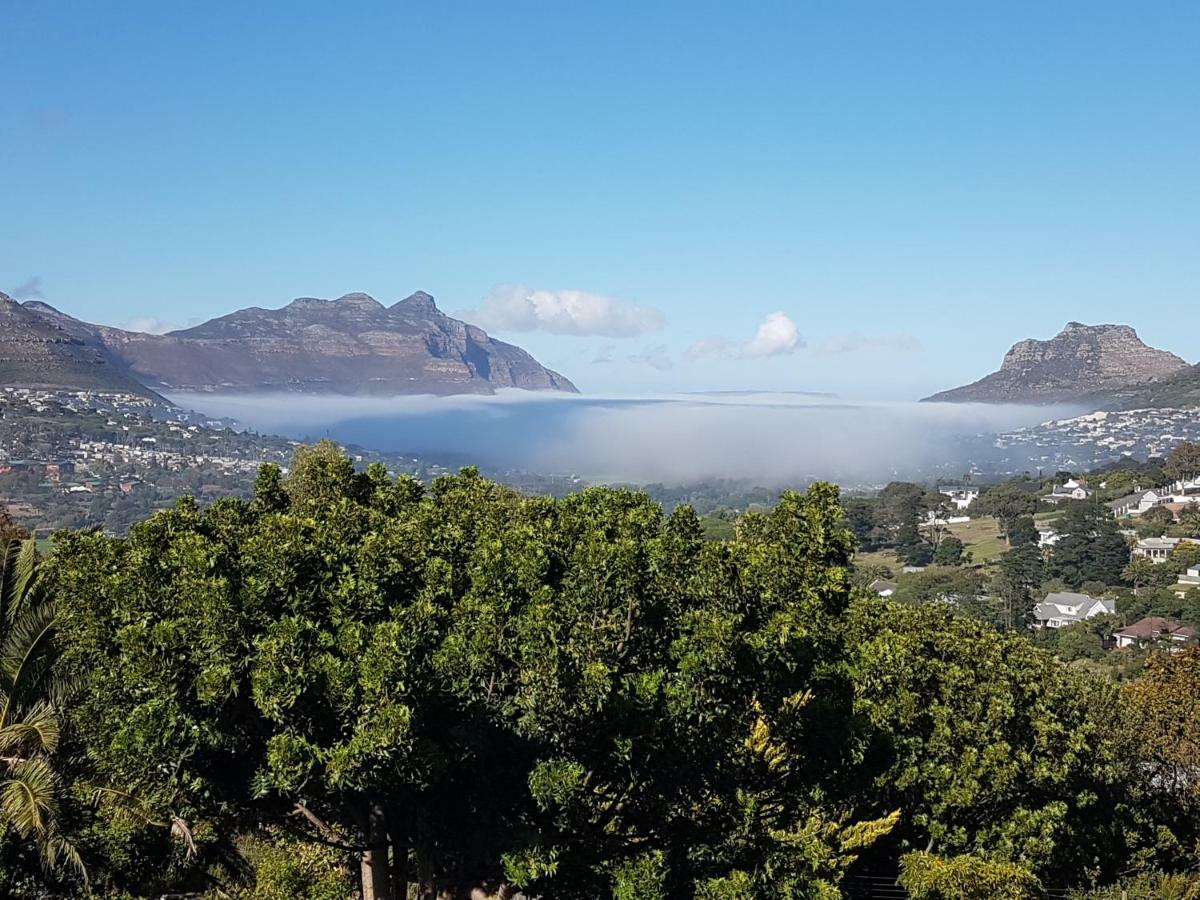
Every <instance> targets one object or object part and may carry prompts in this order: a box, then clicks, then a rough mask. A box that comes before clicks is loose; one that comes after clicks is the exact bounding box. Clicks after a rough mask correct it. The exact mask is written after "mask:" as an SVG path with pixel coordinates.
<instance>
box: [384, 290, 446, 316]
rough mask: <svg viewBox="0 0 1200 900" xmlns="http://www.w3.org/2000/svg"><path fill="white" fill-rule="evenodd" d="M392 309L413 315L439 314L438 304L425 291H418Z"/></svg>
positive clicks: (394, 305)
mask: <svg viewBox="0 0 1200 900" xmlns="http://www.w3.org/2000/svg"><path fill="white" fill-rule="evenodd" d="M392 309H394V310H397V311H399V312H413V313H435V312H438V308H437V304H436V303H434V302H433V295H432V294H427V293H425V292H424V291H417V292H416V293H415V294H409V295H408V296H407V297H405V298H404V299H403V300H400V301H399V302H397V303H395V304H393V305H392Z"/></svg>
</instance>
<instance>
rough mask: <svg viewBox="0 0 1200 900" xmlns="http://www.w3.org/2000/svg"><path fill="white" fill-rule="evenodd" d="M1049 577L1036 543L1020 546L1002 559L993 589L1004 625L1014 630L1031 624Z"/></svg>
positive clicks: (993, 582)
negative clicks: (1036, 603) (1000, 607)
mask: <svg viewBox="0 0 1200 900" xmlns="http://www.w3.org/2000/svg"><path fill="white" fill-rule="evenodd" d="M1045 577H1046V565H1045V562H1044V561H1043V560H1042V554H1041V551H1039V550H1038V548H1037V546H1036V545H1035V544H1020V545H1018V546H1015V547H1013V549H1012V550H1010V551H1008V553H1005V554H1004V555H1003V556H1002V557H1000V565H999V568H998V571H997V572H996V575H995V577H994V578H993V579H992V590H993V592H994V593H995V594H996V596H997V597H998V598H999V599H1000V602H1001V606H1002V608H1003V611H1004V621H1003V625H1004V627H1005V628H1007V629H1009V630H1012V629H1014V628H1021V627H1024V626H1026V625H1028V624H1030V617H1031V616H1032V613H1033V606H1034V603H1035V602H1036V600H1037V598H1036V597H1035V596H1034V592H1035V591H1037V590H1038V588H1039V587H1040V586H1041V584H1042V582H1043V581H1044V579H1045Z"/></svg>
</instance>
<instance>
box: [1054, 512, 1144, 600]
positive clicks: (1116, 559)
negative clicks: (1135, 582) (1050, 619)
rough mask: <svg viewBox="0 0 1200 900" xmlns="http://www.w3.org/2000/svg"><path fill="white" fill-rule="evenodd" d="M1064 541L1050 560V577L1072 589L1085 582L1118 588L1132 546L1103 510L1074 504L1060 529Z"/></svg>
mask: <svg viewBox="0 0 1200 900" xmlns="http://www.w3.org/2000/svg"><path fill="white" fill-rule="evenodd" d="M1058 530H1059V533H1060V534H1061V535H1062V537H1061V538H1060V539H1059V541H1058V543H1057V544H1055V545H1054V550H1053V553H1052V554H1051V557H1050V574H1051V575H1053V576H1055V577H1057V578H1061V579H1062V580H1063V581H1065V582H1066V583H1067V584H1069V585H1071V586H1072V587H1076V588H1077V587H1079V586H1080V585H1082V584H1083V583H1084V582H1085V581H1100V582H1103V583H1104V584H1110V585H1111V584H1119V583H1120V582H1121V580H1122V573H1123V572H1124V571H1125V567H1126V566H1127V565H1128V564H1129V545H1128V544H1127V543H1126V542H1125V538H1124V537H1122V536H1121V533H1120V532H1119V531H1118V530H1117V524H1116V522H1115V521H1114V520H1113V517H1112V516H1111V515H1109V514H1108V510H1107V509H1106V508H1104V507H1100V506H1095V505H1093V504H1089V503H1077V504H1073V505H1072V506H1071V508H1070V509H1068V510H1067V512H1066V513H1065V514H1064V515H1063V517H1062V519H1061V520H1060V522H1059V525H1058Z"/></svg>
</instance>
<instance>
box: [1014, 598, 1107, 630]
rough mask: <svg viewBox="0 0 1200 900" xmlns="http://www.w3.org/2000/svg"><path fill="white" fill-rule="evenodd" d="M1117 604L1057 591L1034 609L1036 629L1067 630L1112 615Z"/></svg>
mask: <svg viewBox="0 0 1200 900" xmlns="http://www.w3.org/2000/svg"><path fill="white" fill-rule="evenodd" d="M1116 611H1117V604H1116V603H1115V602H1114V601H1112V600H1099V599H1097V598H1095V597H1089V596H1088V595H1087V594H1075V593H1072V592H1070V591H1055V592H1053V593H1050V594H1047V595H1046V599H1045V600H1043V601H1042V602H1041V603H1039V604H1038V605H1037V606H1035V607H1034V608H1033V620H1034V627H1036V628H1065V627H1066V626H1068V625H1074V624H1075V623H1076V622H1083V621H1086V620H1087V619H1091V618H1094V617H1095V616H1102V615H1112V614H1114V613H1115V612H1116Z"/></svg>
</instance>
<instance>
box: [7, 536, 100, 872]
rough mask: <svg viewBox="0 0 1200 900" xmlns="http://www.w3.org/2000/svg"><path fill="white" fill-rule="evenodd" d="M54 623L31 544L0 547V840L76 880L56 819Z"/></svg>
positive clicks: (74, 855)
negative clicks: (9, 837) (25, 844)
mask: <svg viewBox="0 0 1200 900" xmlns="http://www.w3.org/2000/svg"><path fill="white" fill-rule="evenodd" d="M57 623H58V603H57V602H56V600H55V599H54V598H53V597H51V596H49V595H48V594H47V592H46V591H44V590H43V589H42V582H41V566H40V558H39V556H38V552H37V546H36V544H35V543H34V541H33V540H32V539H27V540H24V541H10V542H8V543H7V544H5V545H3V546H2V547H0V833H3V832H4V831H12V832H14V833H15V834H16V835H17V836H18V837H19V838H20V839H21V840H23V841H31V842H33V843H35V844H36V846H37V848H38V851H39V853H40V855H41V858H42V861H43V864H44V865H45V866H46V867H47V868H48V869H63V868H66V869H70V870H73V871H75V872H77V873H79V874H82V873H83V863H82V860H81V859H80V857H79V854H78V852H77V851H76V849H75V847H74V845H73V844H72V843H71V842H70V841H69V840H68V839H67V837H66V836H65V835H64V833H63V830H62V828H61V821H60V815H59V808H60V802H61V800H62V797H63V785H62V780H61V778H60V776H59V772H58V771H57V770H56V768H55V763H56V759H55V751H56V750H57V749H58V743H59V734H60V723H59V713H60V709H59V701H60V699H61V697H62V695H63V690H62V688H63V686H62V683H61V681H60V679H59V678H58V676H57V674H56V672H55V670H54V662H55V658H56V650H55V646H54V636H55V631H56V627H57Z"/></svg>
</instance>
